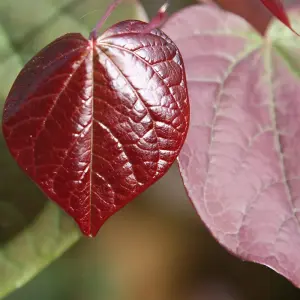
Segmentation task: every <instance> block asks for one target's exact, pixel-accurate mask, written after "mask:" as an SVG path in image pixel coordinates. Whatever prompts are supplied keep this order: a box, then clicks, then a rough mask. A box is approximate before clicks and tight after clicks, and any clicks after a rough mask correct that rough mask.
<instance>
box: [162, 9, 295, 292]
mask: <svg viewBox="0 0 300 300" xmlns="http://www.w3.org/2000/svg"><path fill="white" fill-rule="evenodd" d="M289 16H290V18H291V20H292V21H296V20H297V21H296V22H294V23H295V25H296V27H295V28H296V29H298V28H300V26H298V25H299V24H297V22H299V21H298V20H299V19H300V10H292V11H290V14H289ZM163 30H164V31H165V32H166V33H167V34H168V35H169V36H170V37H171V38H172V39H173V40H174V42H175V43H176V44H177V46H178V47H179V49H180V51H181V53H182V55H183V59H184V62H185V66H186V73H187V81H188V89H189V96H190V101H191V123H190V129H189V133H188V137H187V140H186V142H185V144H184V146H183V149H182V151H181V153H180V155H179V165H180V170H181V174H182V178H183V181H184V184H185V187H186V189H187V192H188V194H189V197H190V198H191V200H192V202H193V204H194V206H195V208H196V210H197V212H198V213H199V215H200V217H201V218H202V220H203V221H204V223H205V224H206V225H207V227H208V228H209V230H210V231H211V232H212V234H213V235H214V237H215V238H216V239H217V240H218V241H219V242H220V243H221V244H222V245H223V246H224V247H226V249H228V250H229V251H230V252H232V253H233V254H235V255H237V256H239V257H241V258H243V259H245V260H249V261H254V262H258V263H261V264H264V265H267V266H269V267H270V268H272V269H275V270H276V271H277V272H279V273H280V274H282V275H284V276H285V277H286V278H288V279H289V280H291V281H292V282H293V283H294V284H295V285H296V286H298V287H300V256H299V249H300V202H299V199H300V197H299V196H300V189H299V186H300V185H299V180H300V163H299V153H300V143H299V137H300V130H299V128H300V121H299V120H300V106H299V101H300V64H299V53H300V40H299V39H297V38H295V35H294V33H292V32H291V31H290V30H289V29H288V28H286V27H285V26H284V25H282V24H281V23H280V22H278V21H276V22H273V23H272V24H271V26H270V28H269V30H268V32H267V34H266V38H265V39H263V38H261V37H260V36H259V35H258V34H256V33H255V32H254V31H253V29H252V28H251V27H250V25H248V24H247V23H246V22H245V21H244V20H242V19H241V18H239V17H237V16H235V15H233V14H230V13H227V12H224V11H221V10H220V9H218V8H217V7H212V6H208V5H202V6H199V5H198V6H193V7H190V8H187V9H185V10H183V11H181V12H179V13H178V14H175V15H174V16H173V17H171V18H170V20H169V21H168V22H167V23H166V25H165V26H164V28H163Z"/></svg>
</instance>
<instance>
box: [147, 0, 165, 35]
mask: <svg viewBox="0 0 300 300" xmlns="http://www.w3.org/2000/svg"><path fill="white" fill-rule="evenodd" d="M169 5H170V0H167V1H166V2H165V4H163V5H162V6H161V8H160V9H159V10H158V12H157V14H156V16H155V17H154V18H153V19H152V20H151V21H150V22H149V24H148V26H147V27H146V28H145V29H144V33H149V32H150V31H151V30H153V29H155V28H158V27H160V26H162V25H163V23H164V22H165V21H166V19H167V16H168V14H167V13H166V11H167V9H168V7H169Z"/></svg>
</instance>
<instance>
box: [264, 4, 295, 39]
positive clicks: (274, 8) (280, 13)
mask: <svg viewBox="0 0 300 300" xmlns="http://www.w3.org/2000/svg"><path fill="white" fill-rule="evenodd" d="M261 2H262V3H263V4H264V5H265V6H266V7H267V8H268V9H269V10H270V12H271V13H272V14H273V15H274V16H275V17H276V18H278V19H279V20H280V21H281V22H282V23H283V24H285V25H286V26H287V27H288V28H290V29H291V30H292V31H293V32H295V33H296V34H297V35H299V34H298V33H297V32H296V31H295V30H294V29H293V28H292V26H291V23H290V20H289V17H288V15H287V13H286V11H285V8H284V5H283V3H282V0H261Z"/></svg>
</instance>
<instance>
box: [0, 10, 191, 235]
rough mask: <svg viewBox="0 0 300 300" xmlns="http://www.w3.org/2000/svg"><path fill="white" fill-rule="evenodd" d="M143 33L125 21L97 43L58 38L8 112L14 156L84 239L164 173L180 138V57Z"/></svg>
mask: <svg viewBox="0 0 300 300" xmlns="http://www.w3.org/2000/svg"><path fill="white" fill-rule="evenodd" d="M104 17H106V15H105V16H104ZM148 26H149V24H148V23H144V22H141V21H131V20H128V21H123V22H120V23H118V24H116V25H114V26H112V27H111V28H109V29H108V30H107V31H106V32H105V33H104V34H102V35H101V36H100V37H97V36H96V34H95V32H94V31H93V32H92V34H91V35H90V39H86V38H84V37H83V36H82V35H81V34H75V33H72V34H67V35H64V36H62V37H60V38H58V39H56V40H55V41H54V42H52V43H51V44H49V45H48V46H47V47H46V48H44V49H43V50H41V51H40V52H39V53H38V54H37V55H36V56H34V57H33V58H32V59H31V60H30V61H29V62H28V63H27V64H26V65H25V67H24V68H23V70H22V71H21V72H20V74H19V75H18V77H17V79H16V81H15V83H14V85H13V87H12V89H11V91H10V93H9V95H8V97H7V100H6V103H5V107H4V113H3V133H4V137H5V139H6V142H7V145H8V147H9V150H10V152H11V154H12V155H13V157H14V158H15V159H16V160H17V163H18V164H19V166H20V167H21V168H22V169H23V170H24V171H25V172H26V173H27V174H28V175H29V176H30V177H31V178H32V179H33V180H34V181H35V182H36V183H37V184H38V185H39V186H40V188H41V189H42V190H43V191H44V192H45V193H46V194H47V195H48V197H49V198H51V199H52V200H54V201H55V202H56V203H58V204H59V205H60V206H61V207H62V208H63V209H64V210H65V211H66V212H67V213H68V214H70V215H71V216H72V217H73V218H74V219H75V221H76V222H77V223H78V224H79V226H80V229H81V230H82V232H83V233H84V234H85V235H88V236H95V235H96V234H97V232H98V230H99V228H100V227H101V225H102V224H103V223H104V222H105V220H106V219H107V218H109V217H110V216H111V215H113V214H114V213H115V212H116V211H118V210H119V209H120V208H121V207H123V206H124V205H125V204H127V203H128V202H129V201H131V200H132V199H133V198H134V197H136V196H137V195H138V194H140V193H141V192H143V191H144V190H145V189H146V188H148V187H149V186H150V185H151V184H153V183H154V182H155V181H157V180H158V179H159V178H160V177H161V176H163V175H164V174H165V172H166V171H167V170H168V169H169V167H170V166H171V165H172V163H173V162H174V160H175V159H176V157H177V155H178V153H179V151H180V149H181V147H182V145H183V142H184V140H185V137H186V133H187V128H188V123H189V104H188V94H187V87H186V79H185V71H184V67H183V62H182V59H181V55H180V53H179V50H178V48H177V47H176V45H175V44H174V43H173V42H172V41H171V40H170V39H169V38H168V37H167V36H166V35H165V34H164V33H163V32H162V31H161V30H159V29H154V28H151V30H150V31H149V30H146V29H148V28H149V27H148ZM96 29H98V27H97V28H96Z"/></svg>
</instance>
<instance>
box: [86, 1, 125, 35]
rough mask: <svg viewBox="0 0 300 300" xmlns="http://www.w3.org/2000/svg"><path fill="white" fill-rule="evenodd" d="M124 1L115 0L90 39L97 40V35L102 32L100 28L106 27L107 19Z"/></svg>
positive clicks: (92, 32)
mask: <svg viewBox="0 0 300 300" xmlns="http://www.w3.org/2000/svg"><path fill="white" fill-rule="evenodd" d="M122 1H123V0H114V1H113V2H112V3H111V4H110V5H109V6H108V8H107V9H106V11H105V13H104V15H103V16H102V18H101V19H100V20H99V22H98V23H97V24H96V26H95V28H94V29H93V30H92V31H91V33H90V37H89V39H96V38H97V33H98V31H99V30H100V28H101V27H102V26H103V25H104V23H105V22H106V20H107V18H108V17H109V16H110V15H111V13H112V12H113V11H114V10H115V8H116V7H117V6H118V5H119V4H120V3H121V2H122Z"/></svg>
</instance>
